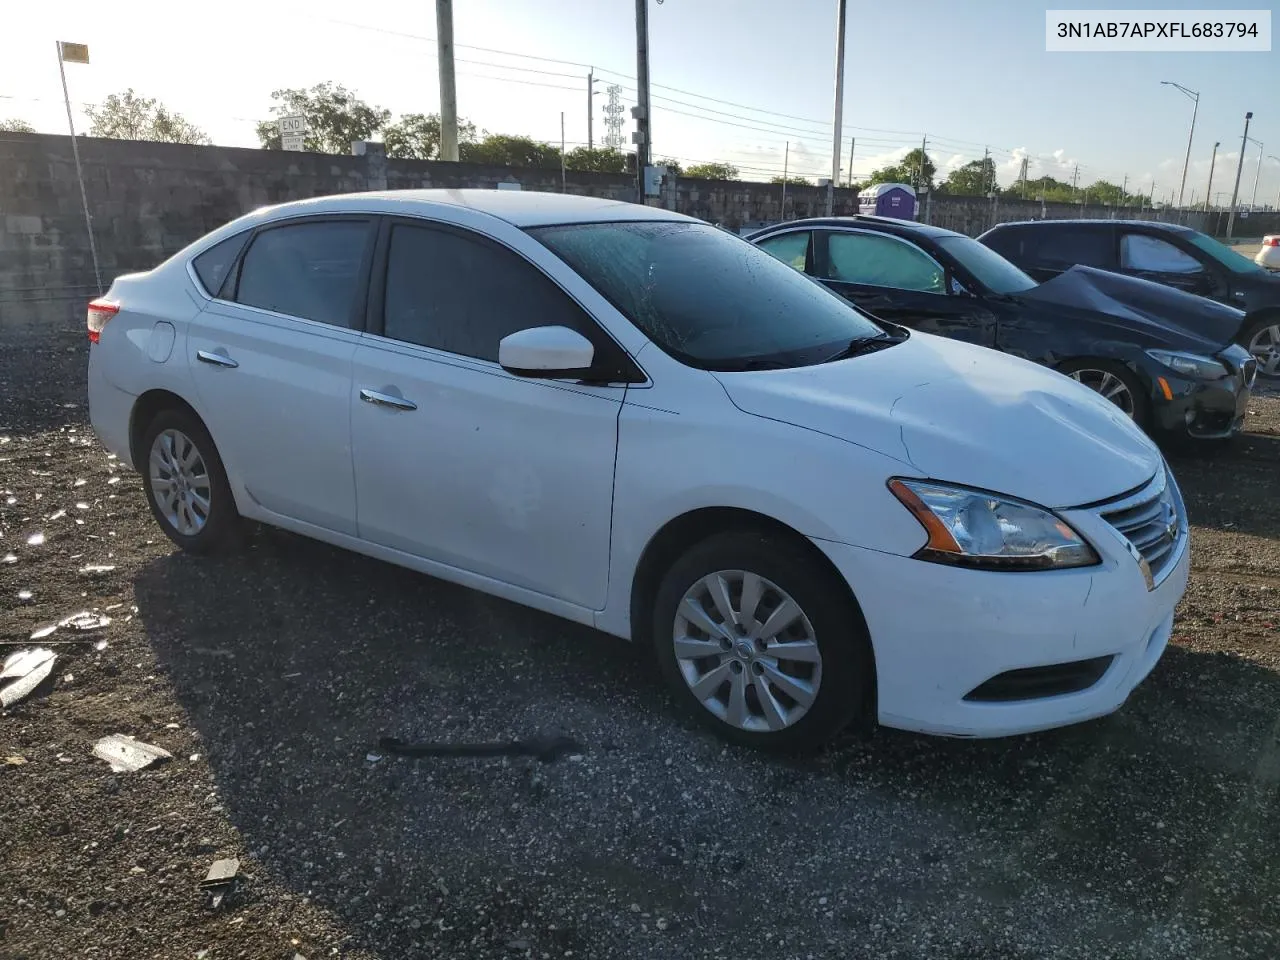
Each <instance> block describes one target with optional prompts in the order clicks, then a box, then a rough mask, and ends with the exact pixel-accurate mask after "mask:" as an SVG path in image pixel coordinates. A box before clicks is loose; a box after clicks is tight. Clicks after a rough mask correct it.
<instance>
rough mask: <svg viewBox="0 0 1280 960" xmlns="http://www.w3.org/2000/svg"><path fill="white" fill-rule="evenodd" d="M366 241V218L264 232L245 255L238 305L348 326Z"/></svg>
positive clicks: (367, 241) (319, 222)
mask: <svg viewBox="0 0 1280 960" xmlns="http://www.w3.org/2000/svg"><path fill="white" fill-rule="evenodd" d="M369 238H370V230H369V222H368V221H367V220H321V221H312V222H309V223H292V224H288V225H287V226H282V227H272V228H271V229H269V230H264V231H263V232H262V233H260V234H258V236H257V237H256V238H255V239H254V241H253V244H252V245H251V246H250V247H249V252H248V253H246V254H245V255H244V263H243V264H242V265H241V267H240V282H239V284H238V285H237V288H236V301H237V302H238V303H243V304H245V305H246V306H250V307H260V308H262V309H263V310H272V311H274V312H276V313H284V314H288V315H289V316H291V317H302V318H304V319H306V320H317V321H319V322H320V323H331V324H333V325H334V326H337V327H347V326H351V325H352V319H353V317H354V316H355V309H356V302H355V301H356V293H357V292H358V291H359V290H360V287H361V275H360V268H361V264H362V263H363V262H364V255H365V248H366V247H367V246H368V243H369Z"/></svg>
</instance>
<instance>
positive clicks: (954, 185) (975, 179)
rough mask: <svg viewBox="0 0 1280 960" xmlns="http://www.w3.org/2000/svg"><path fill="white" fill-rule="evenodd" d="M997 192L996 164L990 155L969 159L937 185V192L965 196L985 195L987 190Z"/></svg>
mask: <svg viewBox="0 0 1280 960" xmlns="http://www.w3.org/2000/svg"><path fill="white" fill-rule="evenodd" d="M992 190H995V191H996V192H997V193H998V192H999V189H998V186H997V184H996V164H995V161H994V160H992V159H991V158H990V157H985V158H984V159H982V160H970V161H969V162H968V163H966V164H965V165H964V166H963V167H957V168H956V169H955V170H952V171H951V172H950V173H949V174H947V179H946V180H944V181H942V183H940V184H939V185H938V192H939V193H953V194H957V195H959V196H965V197H985V196H986V195H987V194H988V193H989V192H991V191H992Z"/></svg>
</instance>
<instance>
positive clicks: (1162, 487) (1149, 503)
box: [1099, 466, 1187, 586]
mask: <svg viewBox="0 0 1280 960" xmlns="http://www.w3.org/2000/svg"><path fill="white" fill-rule="evenodd" d="M1099 512H1100V513H1101V514H1102V519H1104V520H1106V521H1107V523H1109V524H1111V526H1113V527H1115V528H1116V529H1117V530H1118V531H1120V533H1121V535H1122V536H1123V537H1124V538H1125V539H1126V540H1128V541H1129V543H1130V544H1132V545H1133V548H1134V549H1135V550H1137V551H1138V553H1139V554H1140V555H1141V556H1142V558H1143V559H1144V560H1146V561H1147V566H1148V567H1150V568H1151V579H1152V581H1153V583H1152V585H1153V586H1155V585H1156V584H1159V583H1160V582H1161V581H1162V580H1164V578H1165V577H1166V576H1168V575H1169V572H1170V571H1171V570H1172V569H1173V565H1174V563H1175V562H1176V561H1177V559H1178V554H1179V547H1180V546H1181V545H1182V541H1183V540H1184V539H1185V538H1186V536H1187V529H1186V518H1185V517H1184V516H1183V515H1182V512H1181V510H1180V509H1179V507H1178V498H1177V496H1176V494H1175V492H1174V488H1173V478H1172V477H1171V476H1170V475H1169V472H1168V469H1167V468H1165V467H1163V466H1162V467H1161V468H1160V472H1159V473H1158V474H1156V476H1155V478H1154V479H1152V481H1151V482H1150V483H1149V484H1147V485H1146V486H1145V487H1143V488H1142V489H1141V490H1139V491H1138V492H1137V493H1135V494H1133V495H1132V496H1129V497H1126V498H1125V499H1124V500H1123V501H1121V502H1120V503H1116V504H1109V505H1107V506H1106V507H1103V508H1102V509H1101V510H1100V511H1099Z"/></svg>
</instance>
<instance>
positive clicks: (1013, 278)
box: [937, 236, 1038, 294]
mask: <svg viewBox="0 0 1280 960" xmlns="http://www.w3.org/2000/svg"><path fill="white" fill-rule="evenodd" d="M937 242H938V246H940V247H941V248H942V249H943V250H945V251H947V253H949V254H951V256H952V257H954V258H955V261H956V262H957V263H958V264H960V266H962V267H964V268H965V269H966V270H968V271H969V272H970V273H971V274H973V275H974V277H976V278H977V280H978V282H979V283H981V284H982V285H983V286H984V287H986V288H987V289H988V290H990V291H991V292H992V293H999V294H1011V293H1022V292H1023V291H1024V290H1030V289H1031V288H1032V287H1035V286H1038V284H1037V283H1036V282H1035V281H1034V280H1032V279H1031V278H1030V277H1029V276H1027V275H1026V274H1025V273H1023V272H1022V271H1021V270H1019V269H1018V268H1017V267H1015V266H1014V265H1013V264H1012V263H1010V262H1009V261H1008V260H1006V259H1005V258H1004V257H1002V256H1000V254H998V253H996V252H995V251H994V250H992V249H991V248H990V247H988V246H987V245H986V244H982V243H979V242H978V241H977V240H974V239H972V238H971V237H961V236H955V237H939V238H938V241H937Z"/></svg>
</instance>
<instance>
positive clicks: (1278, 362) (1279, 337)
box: [1240, 316, 1280, 381]
mask: <svg viewBox="0 0 1280 960" xmlns="http://www.w3.org/2000/svg"><path fill="white" fill-rule="evenodd" d="M1240 344H1241V346H1243V347H1244V348H1245V349H1246V350H1248V351H1249V352H1250V353H1251V354H1253V358H1254V359H1255V360H1256V361H1257V362H1258V376H1259V377H1262V378H1264V379H1266V380H1270V381H1277V380H1280V317H1277V316H1270V317H1260V318H1259V319H1257V320H1255V321H1254V322H1253V323H1251V324H1249V326H1248V327H1247V328H1246V329H1245V331H1244V333H1242V334H1241V335H1240Z"/></svg>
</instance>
